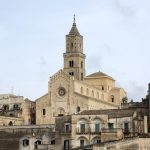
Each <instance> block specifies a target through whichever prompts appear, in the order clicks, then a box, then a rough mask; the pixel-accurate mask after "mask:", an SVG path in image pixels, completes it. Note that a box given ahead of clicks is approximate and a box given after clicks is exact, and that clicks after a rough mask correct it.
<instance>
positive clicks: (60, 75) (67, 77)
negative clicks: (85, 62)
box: [50, 69, 73, 82]
mask: <svg viewBox="0 0 150 150" xmlns="http://www.w3.org/2000/svg"><path fill="white" fill-rule="evenodd" d="M60 78H63V79H65V80H68V81H69V80H71V79H73V77H71V76H70V75H68V74H67V73H66V72H65V71H64V70H63V69H60V70H59V71H58V72H57V73H55V74H54V75H53V76H51V77H50V81H51V82H54V81H56V80H58V79H60Z"/></svg>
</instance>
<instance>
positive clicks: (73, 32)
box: [69, 22, 80, 36]
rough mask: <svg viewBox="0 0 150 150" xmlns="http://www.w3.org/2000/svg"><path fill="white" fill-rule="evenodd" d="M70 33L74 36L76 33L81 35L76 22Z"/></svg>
mask: <svg viewBox="0 0 150 150" xmlns="http://www.w3.org/2000/svg"><path fill="white" fill-rule="evenodd" d="M69 35H73V36H75V35H78V36H79V35H80V33H79V31H78V29H77V26H76V23H75V22H74V23H73V25H72V28H71V30H70V32H69Z"/></svg>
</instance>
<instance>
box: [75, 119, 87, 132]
mask: <svg viewBox="0 0 150 150" xmlns="http://www.w3.org/2000/svg"><path fill="white" fill-rule="evenodd" d="M88 129H89V125H88V122H87V120H86V119H84V118H82V119H80V120H79V121H78V122H77V132H78V133H82V134H85V133H88Z"/></svg>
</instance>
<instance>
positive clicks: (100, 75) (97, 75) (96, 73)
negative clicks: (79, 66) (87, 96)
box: [86, 71, 114, 80]
mask: <svg viewBox="0 0 150 150" xmlns="http://www.w3.org/2000/svg"><path fill="white" fill-rule="evenodd" d="M86 77H87V78H99V77H108V78H111V79H113V78H112V77H111V76H109V75H107V74H105V73H103V72H101V71H99V72H95V73H92V74H90V75H88V76H86ZM113 80H114V79H113Z"/></svg>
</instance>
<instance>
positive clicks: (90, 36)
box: [0, 0, 150, 100]
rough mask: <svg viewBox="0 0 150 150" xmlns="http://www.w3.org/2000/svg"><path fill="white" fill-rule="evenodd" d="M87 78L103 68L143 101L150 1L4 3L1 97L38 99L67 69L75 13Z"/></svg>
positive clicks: (0, 14)
mask: <svg viewBox="0 0 150 150" xmlns="http://www.w3.org/2000/svg"><path fill="white" fill-rule="evenodd" d="M74 13H75V14H76V22H77V26H78V29H79V31H80V33H81V34H82V35H83V36H84V53H85V54H86V56H87V58H86V72H87V74H89V73H93V72H96V71H99V70H101V71H102V72H104V73H106V74H109V75H111V76H112V77H113V78H115V79H116V81H117V85H118V86H120V87H123V88H125V90H126V91H127V93H128V97H129V99H135V100H140V99H141V98H142V97H144V96H145V94H146V92H147V84H148V82H150V69H149V65H150V0H132V1H131V0H94V1H91V0H53V1H52V0H0V68H1V71H0V93H11V92H14V94H16V95H18V94H19V95H23V96H25V97H28V98H31V99H32V100H35V99H36V98H38V97H39V96H42V95H43V94H45V93H46V92H47V87H48V80H49V77H50V76H51V75H53V74H54V73H55V72H57V71H58V70H59V69H60V68H62V67H63V52H64V51H65V35H66V34H67V33H68V32H69V30H70V28H71V26H72V22H73V14H74Z"/></svg>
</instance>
